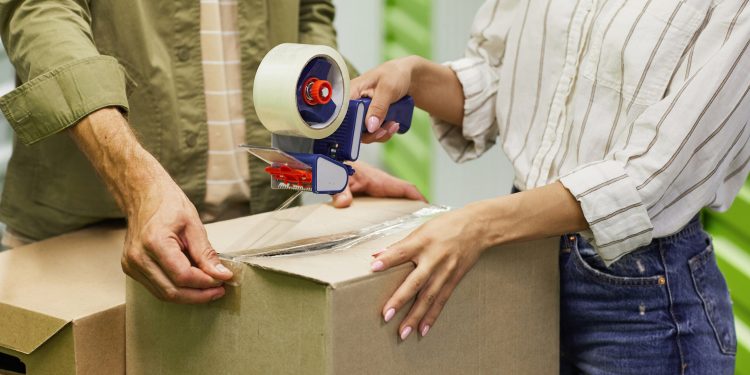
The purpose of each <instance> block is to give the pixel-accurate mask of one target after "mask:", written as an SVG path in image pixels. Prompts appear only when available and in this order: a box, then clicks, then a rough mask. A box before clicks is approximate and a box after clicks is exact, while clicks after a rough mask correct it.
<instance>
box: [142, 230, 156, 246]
mask: <svg viewBox="0 0 750 375" xmlns="http://www.w3.org/2000/svg"><path fill="white" fill-rule="evenodd" d="M141 243H142V244H143V247H145V248H147V249H150V250H153V249H155V248H157V247H158V245H159V236H158V235H157V234H156V233H155V232H153V231H147V232H145V233H144V234H143V236H142V237H141Z"/></svg>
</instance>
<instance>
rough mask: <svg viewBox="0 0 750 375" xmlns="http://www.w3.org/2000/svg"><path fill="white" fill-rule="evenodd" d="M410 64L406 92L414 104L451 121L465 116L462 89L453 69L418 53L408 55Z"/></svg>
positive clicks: (456, 121) (460, 121) (457, 120)
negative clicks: (409, 77) (409, 81)
mask: <svg viewBox="0 0 750 375" xmlns="http://www.w3.org/2000/svg"><path fill="white" fill-rule="evenodd" d="M407 61H408V63H409V65H410V66H411V72H412V73H411V85H410V88H409V94H410V95H411V96H412V97H413V98H414V103H415V104H416V105H417V107H419V108H422V109H423V110H425V111H427V112H429V113H430V114H431V115H433V116H435V117H437V118H439V119H442V120H445V121H447V122H449V123H451V124H454V125H457V126H461V125H462V124H463V120H464V92H463V87H462V86H461V82H460V81H459V80H458V77H457V76H456V73H455V72H454V71H453V70H452V69H451V68H449V67H447V66H444V65H440V64H436V63H434V62H432V61H429V60H426V59H424V58H421V57H417V56H412V57H408V58H407Z"/></svg>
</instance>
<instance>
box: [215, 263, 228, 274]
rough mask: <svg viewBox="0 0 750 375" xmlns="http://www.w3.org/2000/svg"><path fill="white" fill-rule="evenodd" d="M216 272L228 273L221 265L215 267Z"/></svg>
mask: <svg viewBox="0 0 750 375" xmlns="http://www.w3.org/2000/svg"><path fill="white" fill-rule="evenodd" d="M215 268H216V270H217V271H219V272H221V273H229V268H226V267H224V265H223V264H221V263H219V264H217V265H216V266H215Z"/></svg>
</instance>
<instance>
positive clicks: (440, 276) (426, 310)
mask: <svg viewBox="0 0 750 375" xmlns="http://www.w3.org/2000/svg"><path fill="white" fill-rule="evenodd" d="M587 228H588V223H587V222H586V219H585V217H584V216H583V212H582V211H581V206H580V204H579V203H578V201H576V199H575V197H573V195H571V194H570V192H569V191H568V190H567V189H566V188H565V187H564V186H563V185H562V184H561V183H560V182H554V183H551V184H549V185H545V186H542V187H538V188H534V189H531V190H527V191H524V192H521V193H517V194H511V195H505V196H501V197H497V198H492V199H487V200H484V201H480V202H475V203H472V204H469V205H467V206H466V207H464V208H462V209H460V210H456V211H453V212H449V213H446V214H443V215H442V216H439V217H437V218H435V219H433V220H431V221H429V222H427V223H426V224H424V225H423V226H421V227H420V228H418V229H417V230H415V231H414V232H413V233H412V234H410V235H409V236H408V237H406V238H405V239H403V240H401V241H399V242H397V243H396V244H394V245H392V246H390V247H389V248H387V249H385V250H383V251H380V252H378V253H376V254H374V255H373V256H374V257H375V260H374V261H373V262H372V270H373V271H375V272H379V271H384V270H387V269H389V268H391V267H395V266H397V265H399V264H403V263H406V262H413V263H414V264H416V266H417V267H416V268H415V269H414V270H413V271H412V272H411V273H410V274H409V276H407V277H406V280H404V282H403V283H402V284H401V286H400V287H399V288H398V289H397V290H396V292H395V293H394V294H393V296H392V297H391V298H390V299H389V300H388V302H386V304H385V306H384V307H383V310H382V314H383V318H384V319H385V321H386V322H388V321H389V320H391V319H392V318H393V316H394V315H395V314H396V311H398V310H400V309H401V308H403V307H404V306H405V305H406V304H407V303H408V302H409V301H411V299H412V298H414V297H415V296H416V297H417V298H416V300H415V301H414V304H413V305H412V306H411V309H410V310H409V313H408V314H407V315H406V318H405V319H404V320H403V321H402V322H401V325H400V326H399V330H398V332H399V336H401V338H402V339H406V338H407V337H408V336H409V334H410V333H411V332H412V331H414V330H415V329H417V330H419V333H420V334H421V335H422V336H424V335H426V334H427V332H428V331H429V330H430V327H432V326H433V325H434V324H435V321H436V320H437V318H438V315H440V312H441V311H442V310H443V306H445V303H446V301H448V298H449V297H450V296H451V293H453V290H454V289H455V288H456V285H458V283H459V281H461V279H462V278H463V276H464V275H465V274H466V272H468V271H469V269H471V267H472V266H473V265H474V263H476V261H477V260H478V259H479V256H480V255H481V253H482V252H483V251H484V250H485V249H488V248H490V247H492V246H496V245H501V244H507V243H512V242H517V241H528V240H533V239H539V238H547V237H552V236H559V235H561V234H563V233H573V232H580V231H582V230H585V229H587ZM551 256H556V255H554V254H551Z"/></svg>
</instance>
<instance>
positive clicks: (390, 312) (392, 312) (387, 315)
mask: <svg viewBox="0 0 750 375" xmlns="http://www.w3.org/2000/svg"><path fill="white" fill-rule="evenodd" d="M394 315H396V309H394V308H390V309H388V311H386V312H385V315H384V316H383V320H385V322H386V323H388V322H390V321H391V319H393V316H394Z"/></svg>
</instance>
